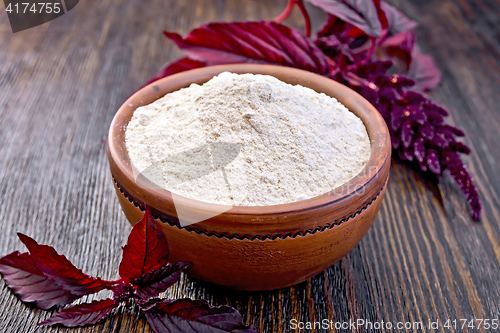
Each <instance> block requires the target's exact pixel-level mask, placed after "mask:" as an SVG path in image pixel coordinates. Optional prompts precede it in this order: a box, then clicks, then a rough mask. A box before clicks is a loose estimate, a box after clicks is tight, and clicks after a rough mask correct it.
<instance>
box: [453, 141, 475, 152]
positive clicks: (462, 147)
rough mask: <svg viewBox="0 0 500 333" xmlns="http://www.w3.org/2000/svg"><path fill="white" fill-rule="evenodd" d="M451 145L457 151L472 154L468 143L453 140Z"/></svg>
mask: <svg viewBox="0 0 500 333" xmlns="http://www.w3.org/2000/svg"><path fill="white" fill-rule="evenodd" d="M450 146H451V148H452V149H453V150H455V151H457V152H460V153H463V154H467V155H468V154H470V148H469V147H468V146H467V145H465V144H463V143H462V142H457V141H455V142H452V143H451V145H450Z"/></svg>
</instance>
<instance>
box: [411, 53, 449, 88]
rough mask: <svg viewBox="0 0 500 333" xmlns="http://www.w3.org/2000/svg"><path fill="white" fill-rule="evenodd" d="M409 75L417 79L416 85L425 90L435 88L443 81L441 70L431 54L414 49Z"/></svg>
mask: <svg viewBox="0 0 500 333" xmlns="http://www.w3.org/2000/svg"><path fill="white" fill-rule="evenodd" d="M408 76H409V77H411V78H412V79H414V80H415V82H416V87H417V88H419V89H422V90H423V91H428V90H431V89H434V88H436V87H437V86H438V84H439V82H440V81H441V71H440V70H439V69H438V68H437V66H436V63H435V62H434V59H433V58H432V57H431V56H428V55H426V54H423V53H421V52H420V51H419V50H417V49H414V50H413V53H412V60H411V64H410V69H409V70H408Z"/></svg>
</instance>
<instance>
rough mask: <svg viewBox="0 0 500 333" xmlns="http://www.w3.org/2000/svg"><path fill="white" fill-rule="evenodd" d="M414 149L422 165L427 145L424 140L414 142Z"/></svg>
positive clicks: (419, 139)
mask: <svg viewBox="0 0 500 333" xmlns="http://www.w3.org/2000/svg"><path fill="white" fill-rule="evenodd" d="M413 148H414V153H415V157H416V159H417V160H418V161H419V162H420V163H422V162H423V161H424V159H425V145H424V138H417V139H415V141H414V142H413Z"/></svg>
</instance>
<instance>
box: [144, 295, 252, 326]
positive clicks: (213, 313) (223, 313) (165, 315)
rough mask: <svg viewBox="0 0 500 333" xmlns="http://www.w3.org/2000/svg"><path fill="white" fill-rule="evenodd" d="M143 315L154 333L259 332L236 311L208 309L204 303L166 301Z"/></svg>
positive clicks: (198, 301) (200, 301) (189, 300)
mask: <svg viewBox="0 0 500 333" xmlns="http://www.w3.org/2000/svg"><path fill="white" fill-rule="evenodd" d="M145 314H146V319H147V321H148V323H149V325H151V327H152V328H153V330H154V331H155V332H156V333H224V332H231V333H258V332H259V331H258V330H257V329H256V328H255V327H253V326H246V325H244V324H243V318H242V317H241V314H240V313H239V312H238V311H237V310H235V309H233V308H231V307H228V306H218V307H211V306H210V305H208V303H207V302H206V301H203V300H191V299H178V300H175V301H172V300H165V301H162V302H160V303H158V304H156V306H154V307H152V308H151V309H149V310H147V311H145Z"/></svg>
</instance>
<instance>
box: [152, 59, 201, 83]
mask: <svg viewBox="0 0 500 333" xmlns="http://www.w3.org/2000/svg"><path fill="white" fill-rule="evenodd" d="M201 67H205V63H204V62H201V61H197V60H193V59H190V58H187V57H186V58H182V59H178V60H176V61H173V62H169V63H166V64H165V65H163V67H162V68H160V70H159V71H158V73H156V74H155V75H154V76H153V77H151V78H150V79H149V81H148V82H146V84H145V86H146V85H148V84H150V83H153V82H155V81H157V80H159V79H162V78H164V77H167V76H170V75H173V74H177V73H180V72H184V71H188V70H190V69H194V68H201Z"/></svg>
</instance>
